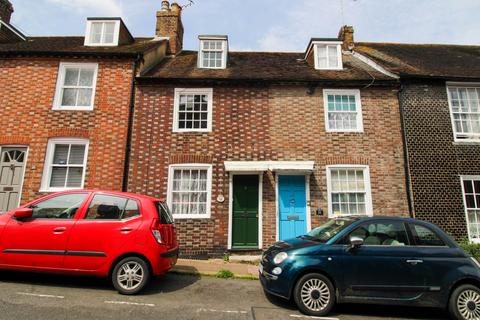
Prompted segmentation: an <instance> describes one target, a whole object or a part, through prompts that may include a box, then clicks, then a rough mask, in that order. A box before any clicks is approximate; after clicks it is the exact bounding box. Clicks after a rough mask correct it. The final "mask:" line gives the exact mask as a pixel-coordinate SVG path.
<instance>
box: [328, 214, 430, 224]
mask: <svg viewBox="0 0 480 320" xmlns="http://www.w3.org/2000/svg"><path fill="white" fill-rule="evenodd" d="M335 219H344V220H350V221H373V220H387V221H402V222H421V223H428V222H426V221H422V220H417V219H414V218H410V217H392V216H382V215H378V216H371V217H369V216H341V217H335Z"/></svg>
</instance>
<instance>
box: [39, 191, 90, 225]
mask: <svg viewBox="0 0 480 320" xmlns="http://www.w3.org/2000/svg"><path fill="white" fill-rule="evenodd" d="M86 197H87V194H84V193H79V194H68V195H62V196H58V197H54V198H50V199H48V200H45V201H42V202H40V203H37V204H35V205H33V206H32V207H31V208H32V209H33V216H32V217H33V218H42V219H72V218H73V217H74V216H75V213H76V212H77V210H78V208H80V206H81V204H82V203H83V201H84V200H85V198H86Z"/></svg>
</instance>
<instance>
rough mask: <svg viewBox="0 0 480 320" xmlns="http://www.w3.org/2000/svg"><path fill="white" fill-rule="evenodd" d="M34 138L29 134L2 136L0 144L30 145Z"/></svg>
mask: <svg viewBox="0 0 480 320" xmlns="http://www.w3.org/2000/svg"><path fill="white" fill-rule="evenodd" d="M31 140H32V138H31V137H29V136H20V135H14V136H2V137H0V145H22V146H23V145H25V146H28V145H30V141H31Z"/></svg>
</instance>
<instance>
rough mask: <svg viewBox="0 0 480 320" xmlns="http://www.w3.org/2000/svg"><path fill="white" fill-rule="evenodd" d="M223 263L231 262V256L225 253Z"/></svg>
mask: <svg viewBox="0 0 480 320" xmlns="http://www.w3.org/2000/svg"><path fill="white" fill-rule="evenodd" d="M223 261H224V262H230V254H228V253H225V254H224V255H223Z"/></svg>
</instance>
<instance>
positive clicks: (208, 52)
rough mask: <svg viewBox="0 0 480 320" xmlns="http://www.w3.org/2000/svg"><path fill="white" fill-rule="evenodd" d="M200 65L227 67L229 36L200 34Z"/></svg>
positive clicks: (217, 67) (210, 67)
mask: <svg viewBox="0 0 480 320" xmlns="http://www.w3.org/2000/svg"><path fill="white" fill-rule="evenodd" d="M198 38H199V39H200V52H199V55H198V67H199V68H205V69H225V68H226V67H227V53H228V38H227V37H226V36H200V37H198Z"/></svg>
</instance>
